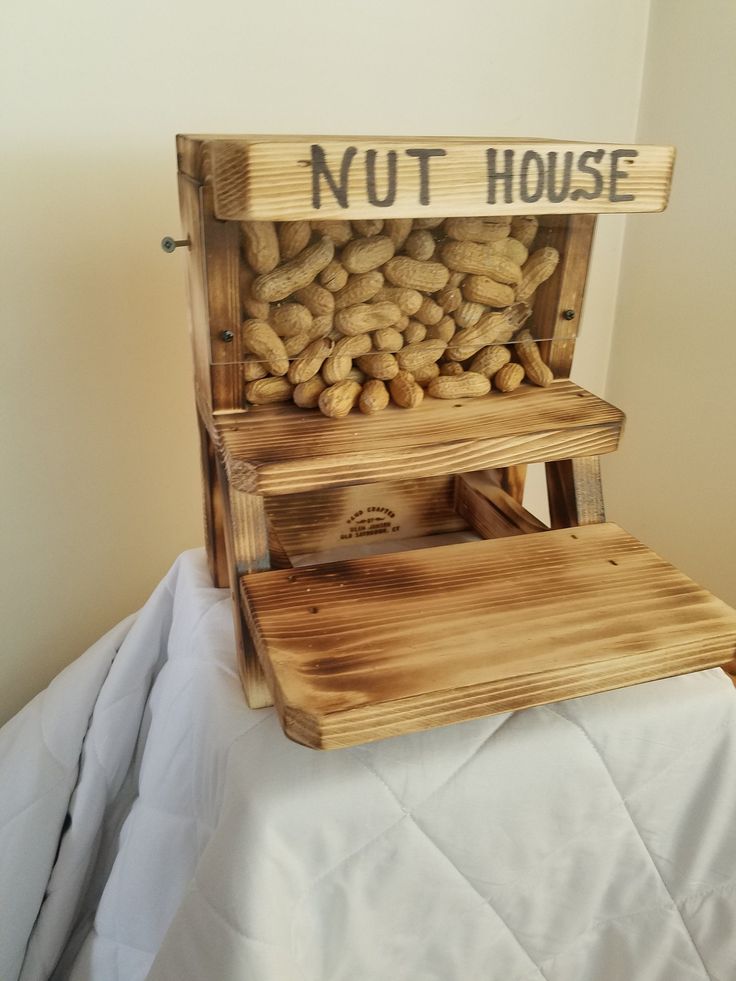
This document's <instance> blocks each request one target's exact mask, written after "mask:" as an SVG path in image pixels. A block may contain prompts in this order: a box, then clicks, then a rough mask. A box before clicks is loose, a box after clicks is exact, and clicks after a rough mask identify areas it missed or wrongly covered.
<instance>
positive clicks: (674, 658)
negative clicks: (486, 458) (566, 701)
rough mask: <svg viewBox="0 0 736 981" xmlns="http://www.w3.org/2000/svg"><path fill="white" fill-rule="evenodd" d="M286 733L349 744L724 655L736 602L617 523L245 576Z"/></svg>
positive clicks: (317, 743) (729, 653)
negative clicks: (677, 566)
mask: <svg viewBox="0 0 736 981" xmlns="http://www.w3.org/2000/svg"><path fill="white" fill-rule="evenodd" d="M241 593H242V596H243V600H244V606H245V612H246V617H247V620H248V623H249V626H250V629H251V632H252V636H253V639H254V642H255V644H256V648H257V651H258V654H259V657H260V659H261V662H262V664H263V667H264V671H265V673H266V677H267V679H268V681H269V685H270V687H271V689H272V692H273V695H274V699H275V703H276V706H277V709H278V711H279V714H280V716H281V720H282V724H283V726H284V730H285V732H286V734H287V735H288V736H290V737H291V738H292V739H294V740H296V741H297V742H300V743H303V744H305V745H307V746H311V747H313V748H323V749H327V748H334V747H341V746H350V745H353V744H356V743H362V742H367V741H370V740H374V739H380V738H384V737H386V736H392V735H398V734H401V733H406V732H411V731H415V730H420V729H427V728H431V727H433V726H437V725H444V724H447V723H451V722H458V721H462V720H465V719H471V718H475V717H477V716H481V715H489V714H493V713H495V712H503V711H508V710H510V709H516V708H522V707H526V706H530V705H539V704H542V703H545V702H553V701H557V700H558V699H561V698H570V697H575V696H578V695H584V694H589V693H591V692H597V691H603V690H606V689H609V688H617V687H621V686H623V685H629V684H634V683H637V682H642V681H649V680H652V679H654V678H661V677H665V676H668V675H674V674H681V673H684V672H687V671H693V670H699V669H703V668H707V667H712V666H715V665H718V664H723V663H725V662H726V661H728V660H729V659H731V658H732V657H733V656H734V653H735V652H736V611H734V610H731V609H730V608H729V607H728V606H726V604H724V603H722V602H721V601H720V600H718V599H716V598H715V597H714V596H712V595H711V594H710V593H708V592H707V591H706V590H704V589H703V588H701V587H700V586H698V585H697V584H696V583H694V582H692V581H691V580H690V579H688V578H687V577H686V576H685V575H683V574H682V573H681V572H679V571H678V570H677V569H675V568H674V567H673V566H671V565H670V564H669V563H667V562H665V561H664V560H663V559H661V558H660V557H659V556H657V555H656V554H655V553H654V552H652V551H651V550H650V549H648V548H646V546H644V545H642V544H641V543H640V542H638V541H637V540H636V539H635V538H632V537H631V536H630V535H629V534H627V533H626V532H624V531H623V530H622V529H620V528H618V527H617V526H616V525H612V524H601V525H590V526H587V527H581V528H574V529H562V530H559V531H549V532H541V533H537V534H530V535H527V536H522V537H519V538H506V539H500V540H497V541H486V542H473V543H470V544H463V545H451V546H447V547H445V548H431V549H426V550H423V551H419V552H404V553H400V554H392V555H378V556H371V557H369V558H362V559H353V560H348V561H345V562H336V563H331V564H327V565H320V566H310V567H306V568H302V569H294V570H283V571H278V572H264V573H257V574H254V575H251V576H245V577H243V578H242V579H241Z"/></svg>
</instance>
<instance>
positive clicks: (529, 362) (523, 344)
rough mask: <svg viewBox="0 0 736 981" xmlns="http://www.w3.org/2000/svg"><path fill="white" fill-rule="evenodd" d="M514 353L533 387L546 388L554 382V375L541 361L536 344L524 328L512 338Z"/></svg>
mask: <svg viewBox="0 0 736 981" xmlns="http://www.w3.org/2000/svg"><path fill="white" fill-rule="evenodd" d="M514 351H515V352H516V356H517V358H518V359H519V361H520V362H521V363H522V365H523V367H524V371H525V372H526V377H527V378H528V379H529V381H530V382H532V383H533V384H534V385H539V386H540V387H541V388H546V387H547V386H548V385H551V384H552V382H553V381H554V377H555V376H554V375H553V374H552V371H551V369H550V368H548V367H547V365H546V364H545V363H544V361H542V357H541V355H540V353H539V348H538V347H537V342H536V341H535V340H534V338H533V337H532V335H531V332H530V331H529V330H527V329H526V328H524V330H520V331H519V333H518V334H517V335H516V337H515V338H514Z"/></svg>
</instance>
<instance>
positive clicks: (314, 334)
mask: <svg viewBox="0 0 736 981" xmlns="http://www.w3.org/2000/svg"><path fill="white" fill-rule="evenodd" d="M334 320H335V317H334V314H332V313H323V314H320V316H319V317H315V318H314V320H313V321H312V326H311V327H309V328H308V330H307V334H308V335H309V340H310V341H316V340H317V338H318V337H327V336H328V335H329V334H330V333H331V332H332V325H333V322H334Z"/></svg>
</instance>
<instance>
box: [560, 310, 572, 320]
mask: <svg viewBox="0 0 736 981" xmlns="http://www.w3.org/2000/svg"><path fill="white" fill-rule="evenodd" d="M562 319H563V320H574V319H575V311H574V310H563V311H562Z"/></svg>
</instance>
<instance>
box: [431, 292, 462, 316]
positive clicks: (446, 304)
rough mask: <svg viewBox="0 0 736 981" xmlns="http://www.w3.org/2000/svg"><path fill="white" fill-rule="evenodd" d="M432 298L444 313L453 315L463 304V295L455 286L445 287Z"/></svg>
mask: <svg viewBox="0 0 736 981" xmlns="http://www.w3.org/2000/svg"><path fill="white" fill-rule="evenodd" d="M434 298H435V301H436V302H437V303H438V304H439V305H440V307H442V309H443V311H444V312H445V313H454V312H455V310H457V309H458V307H459V306H460V305H461V303H462V302H463V295H462V293H461V292H460V290H459V288H458V287H457V286H445V288H444V289H443V290H440V291H439V293H435V295H434Z"/></svg>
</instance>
